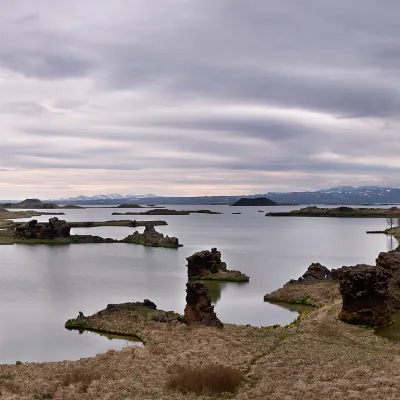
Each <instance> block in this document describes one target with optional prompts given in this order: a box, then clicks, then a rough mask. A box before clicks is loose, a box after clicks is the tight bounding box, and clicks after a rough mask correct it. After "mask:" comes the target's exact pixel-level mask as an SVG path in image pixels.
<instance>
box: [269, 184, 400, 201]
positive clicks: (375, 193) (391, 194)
mask: <svg viewBox="0 0 400 400" xmlns="http://www.w3.org/2000/svg"><path fill="white" fill-rule="evenodd" d="M266 196H268V197H269V198H270V199H271V200H273V201H276V202H277V203H287V204H391V203H400V189H399V188H392V187H379V186H360V187H353V186H338V187H333V188H329V189H321V190H317V191H313V192H287V193H276V192H273V193H267V194H266Z"/></svg>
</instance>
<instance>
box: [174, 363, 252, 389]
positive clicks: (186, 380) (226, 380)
mask: <svg viewBox="0 0 400 400" xmlns="http://www.w3.org/2000/svg"><path fill="white" fill-rule="evenodd" d="M244 379H245V377H244V373H243V371H240V370H238V369H236V368H232V367H226V366H223V365H218V364H212V365H202V366H200V367H199V366H186V367H182V368H181V370H180V371H179V372H177V373H176V374H174V375H172V376H171V377H170V378H169V379H168V380H167V388H169V389H174V390H179V391H181V392H183V393H188V392H194V393H197V394H220V393H225V392H228V393H229V392H230V393H232V392H234V391H236V389H237V388H238V387H239V385H240V384H241V383H242V382H243V381H244Z"/></svg>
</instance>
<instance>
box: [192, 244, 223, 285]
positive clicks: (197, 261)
mask: <svg viewBox="0 0 400 400" xmlns="http://www.w3.org/2000/svg"><path fill="white" fill-rule="evenodd" d="M186 260H187V262H188V265H187V267H188V277H189V278H196V277H199V276H202V275H208V274H216V273H218V272H220V271H226V270H227V267H226V263H224V262H223V261H221V252H220V251H218V250H217V249H216V248H215V247H213V248H212V249H211V251H209V250H203V251H199V252H197V253H194V254H193V255H192V256H190V257H187V258H186Z"/></svg>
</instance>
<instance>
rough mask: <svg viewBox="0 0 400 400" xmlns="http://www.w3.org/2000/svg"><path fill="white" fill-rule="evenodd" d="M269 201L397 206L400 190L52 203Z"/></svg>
mask: <svg viewBox="0 0 400 400" xmlns="http://www.w3.org/2000/svg"><path fill="white" fill-rule="evenodd" d="M256 197H267V198H269V199H271V200H272V201H274V202H276V203H278V204H285V205H291V204H293V205H296V204H326V205H328V204H332V205H333V204H350V205H351V204H354V205H362V204H382V203H383V204H397V203H400V188H396V187H380V186H359V187H354V186H337V187H332V188H327V189H319V190H315V191H303V192H301V191H297V192H267V193H257V194H252V195H237V196H191V197H184V196H157V195H155V194H151V193H149V194H135V195H133V194H132V195H130V194H118V193H116V194H108V195H95V196H83V195H81V196H78V197H69V198H68V199H58V200H57V199H52V201H53V202H57V203H60V204H63V203H71V202H73V203H75V204H103V205H107V204H124V203H125V202H135V203H140V204H194V205H202V204H203V205H206V204H232V203H234V202H235V201H237V200H239V199H241V198H250V199H251V198H256Z"/></svg>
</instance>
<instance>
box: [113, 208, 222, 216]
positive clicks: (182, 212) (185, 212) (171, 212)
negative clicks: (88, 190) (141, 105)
mask: <svg viewBox="0 0 400 400" xmlns="http://www.w3.org/2000/svg"><path fill="white" fill-rule="evenodd" d="M189 214H222V213H220V212H216V211H211V210H168V209H167V208H159V209H155V210H149V211H144V212H127V213H117V212H113V213H112V214H111V215H189Z"/></svg>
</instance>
